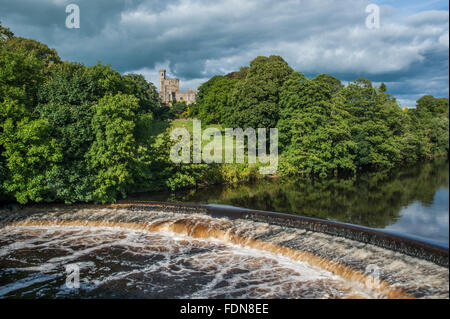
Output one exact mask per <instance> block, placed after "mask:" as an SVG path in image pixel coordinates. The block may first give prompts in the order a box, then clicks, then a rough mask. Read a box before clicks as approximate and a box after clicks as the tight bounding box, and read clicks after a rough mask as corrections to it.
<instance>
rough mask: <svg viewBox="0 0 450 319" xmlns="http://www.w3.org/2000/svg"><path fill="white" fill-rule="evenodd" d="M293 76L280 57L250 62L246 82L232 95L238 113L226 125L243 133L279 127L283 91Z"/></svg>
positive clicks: (239, 85) (261, 58) (235, 112)
mask: <svg viewBox="0 0 450 319" xmlns="http://www.w3.org/2000/svg"><path fill="white" fill-rule="evenodd" d="M292 72H293V70H292V69H291V68H290V67H289V65H288V64H287V63H286V62H285V61H284V60H283V59H282V58H281V57H279V56H274V55H272V56H270V57H263V56H260V57H257V58H256V59H254V60H253V61H252V62H250V68H249V69H248V71H247V75H246V77H245V79H244V80H241V81H239V82H238V83H237V84H236V87H235V88H234V89H233V91H232V94H231V104H232V105H233V107H234V112H233V114H232V115H231V116H230V119H229V123H226V124H227V125H229V126H232V127H241V128H243V129H245V128H248V127H252V128H258V127H265V128H271V127H275V126H276V124H277V121H278V114H279V110H278V101H279V94H280V90H281V87H282V86H283V83H284V82H285V81H286V80H287V79H288V77H289V75H290V74H291V73H292Z"/></svg>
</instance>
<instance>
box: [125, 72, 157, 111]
mask: <svg viewBox="0 0 450 319" xmlns="http://www.w3.org/2000/svg"><path fill="white" fill-rule="evenodd" d="M123 78H124V81H125V83H126V87H127V89H126V91H125V92H126V93H127V94H131V95H133V96H135V97H137V98H138V99H139V110H138V113H145V112H149V111H150V112H152V113H156V112H157V110H158V109H159V108H160V107H161V103H160V102H159V100H158V92H157V91H156V87H155V85H153V83H150V82H147V81H146V80H145V78H144V76H142V75H140V74H127V75H125V76H124V77H123Z"/></svg>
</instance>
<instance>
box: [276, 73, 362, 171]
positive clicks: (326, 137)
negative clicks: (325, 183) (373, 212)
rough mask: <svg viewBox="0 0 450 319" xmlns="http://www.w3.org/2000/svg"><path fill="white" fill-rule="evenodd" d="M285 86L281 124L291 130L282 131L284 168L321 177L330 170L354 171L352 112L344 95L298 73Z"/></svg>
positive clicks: (282, 97)
mask: <svg viewBox="0 0 450 319" xmlns="http://www.w3.org/2000/svg"><path fill="white" fill-rule="evenodd" d="M284 88H285V89H286V91H285V92H283V93H282V95H281V100H280V101H281V103H282V104H281V107H282V111H283V112H284V113H282V114H283V119H280V121H281V123H279V126H281V127H283V128H285V127H288V126H289V127H290V128H291V129H290V131H288V134H285V133H286V131H284V132H283V134H284V135H283V141H285V142H286V143H287V147H286V151H285V152H284V154H283V155H284V157H285V158H286V161H285V163H283V164H282V170H284V171H285V172H286V173H296V174H298V173H301V174H312V175H320V176H322V177H324V176H327V174H328V173H329V172H332V173H334V174H338V173H339V172H344V171H350V172H354V171H355V170H356V166H355V164H354V149H355V146H356V145H355V143H354V142H352V141H351V131H350V126H349V124H348V118H349V114H348V113H347V112H346V111H345V109H344V100H343V99H342V97H341V96H336V95H335V96H333V95H332V89H331V87H330V86H329V85H323V83H321V82H320V81H317V80H315V79H314V80H311V79H303V76H302V75H301V74H295V73H294V76H291V79H290V80H288V81H286V83H285V86H284ZM281 135H282V134H281Z"/></svg>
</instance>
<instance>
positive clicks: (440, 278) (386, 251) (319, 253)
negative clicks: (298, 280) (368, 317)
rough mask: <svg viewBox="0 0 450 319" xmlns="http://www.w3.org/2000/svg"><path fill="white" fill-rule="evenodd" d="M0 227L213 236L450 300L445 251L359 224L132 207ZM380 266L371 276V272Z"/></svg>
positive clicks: (32, 213) (47, 214) (57, 211)
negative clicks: (102, 229)
mask: <svg viewBox="0 0 450 319" xmlns="http://www.w3.org/2000/svg"><path fill="white" fill-rule="evenodd" d="M0 216H1V217H0V227H5V226H12V227H18V226H58V227H75V226H77V227H79V226H83V227H87V226H88V227H120V228H124V229H136V230H143V231H147V232H153V233H154V232H159V233H174V234H180V235H183V236H188V237H190V238H198V239H214V240H219V241H222V242H226V243H231V244H234V245H239V246H243V247H249V248H252V249H257V250H261V251H267V252H270V253H274V254H276V255H281V256H284V257H287V258H289V259H291V260H296V261H299V262H305V263H307V264H309V265H311V266H312V267H316V268H320V269H323V270H325V271H327V272H330V273H331V274H333V275H336V276H338V277H340V278H343V279H345V280H346V281H348V282H354V283H358V284H360V285H363V286H365V287H366V288H367V289H369V290H373V291H376V292H377V293H378V294H379V296H381V297H386V298H448V269H447V268H446V265H448V250H446V249H445V248H444V247H440V246H436V245H433V244H432V243H428V242H422V241H419V240H417V239H413V238H407V237H401V236H396V235H393V234H389V233H384V232H379V231H375V230H373V229H369V228H365V227H359V226H354V225H348V224H342V223H335V222H331V221H324V220H319V219H313V218H305V217H298V216H290V215H285V214H278V213H270V212H262V211H253V210H247V209H240V208H232V207H224V206H210V205H189V204H172V203H149V202H128V203H125V202H124V203H119V204H115V205H107V206H95V205H82V206H81V205H78V206H69V207H68V206H62V205H61V206H58V205H53V206H33V207H28V208H25V209H22V210H20V211H18V212H9V211H3V212H0ZM373 267H376V268H377V269H378V270H379V272H378V273H377V277H376V278H374V277H373V274H371V273H370V271H369V272H368V269H371V268H373Z"/></svg>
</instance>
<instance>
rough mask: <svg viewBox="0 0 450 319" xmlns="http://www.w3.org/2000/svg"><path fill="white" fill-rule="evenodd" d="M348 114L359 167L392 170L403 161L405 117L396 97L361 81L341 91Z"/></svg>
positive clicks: (358, 80)
mask: <svg viewBox="0 0 450 319" xmlns="http://www.w3.org/2000/svg"><path fill="white" fill-rule="evenodd" d="M341 92H342V96H343V97H344V98H345V104H346V109H347V111H348V112H349V113H350V115H351V117H350V122H349V124H350V126H351V129H352V140H353V141H354V142H355V143H356V144H357V154H356V165H357V167H358V168H368V169H385V168H392V167H394V166H395V165H396V164H398V163H400V162H401V160H402V155H401V153H402V146H401V140H402V138H401V137H402V135H403V133H404V114H403V112H402V110H401V109H400V107H399V106H398V104H397V102H396V100H395V98H392V97H391V96H390V95H388V94H386V93H385V92H383V91H382V90H379V89H376V88H374V87H373V86H372V83H371V82H370V81H369V80H367V79H364V78H359V79H357V80H356V81H355V82H354V83H351V84H349V85H348V86H347V87H346V88H345V89H343V90H342V91H341Z"/></svg>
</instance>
